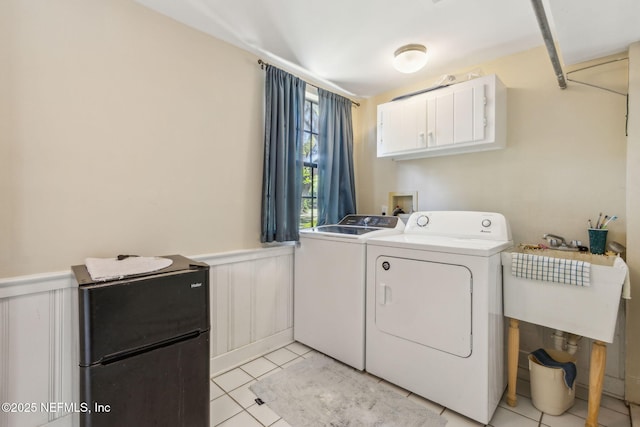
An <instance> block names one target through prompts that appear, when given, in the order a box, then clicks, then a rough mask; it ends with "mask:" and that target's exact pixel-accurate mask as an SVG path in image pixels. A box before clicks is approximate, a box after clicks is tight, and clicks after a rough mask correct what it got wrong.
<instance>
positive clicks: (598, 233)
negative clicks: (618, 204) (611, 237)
mask: <svg viewBox="0 0 640 427" xmlns="http://www.w3.org/2000/svg"><path fill="white" fill-rule="evenodd" d="M616 219H618V217H617V216H616V215H613V216H609V215H605V216H604V217H603V216H602V212H600V215H598V221H596V226H595V227H594V226H593V224H592V222H591V220H589V250H590V252H591V253H592V254H597V255H602V254H604V248H605V244H606V243H607V231H608V229H607V226H608V225H609V223H610V222H611V221H615V220H616Z"/></svg>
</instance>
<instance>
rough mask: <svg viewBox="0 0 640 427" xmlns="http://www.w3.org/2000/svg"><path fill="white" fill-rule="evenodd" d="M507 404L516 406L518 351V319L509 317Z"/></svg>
mask: <svg viewBox="0 0 640 427" xmlns="http://www.w3.org/2000/svg"><path fill="white" fill-rule="evenodd" d="M507 346H508V347H507V381H508V384H507V405H509V406H516V405H517V404H518V399H517V398H516V381H517V378H518V353H519V352H520V321H519V320H518V319H509V342H508V344H507Z"/></svg>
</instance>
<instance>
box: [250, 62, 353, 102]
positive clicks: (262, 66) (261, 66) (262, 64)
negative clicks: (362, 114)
mask: <svg viewBox="0 0 640 427" xmlns="http://www.w3.org/2000/svg"><path fill="white" fill-rule="evenodd" d="M258 64H260V68H261V69H263V70H264V67H265V66H267V65H269V64H267V63H266V62H264V61H263V60H262V59H258ZM305 83H306V84H308V85H309V86H312V87H315V88H316V89H321V88H319V87H318V86H316V85H314V84H311V83H309V82H307V81H305ZM345 98H346V97H345ZM347 99H349V98H347ZM349 101H351V103H352V104H353V105H355V106H356V107H359V106H360V103H359V102H356V101H353V100H351V99H349Z"/></svg>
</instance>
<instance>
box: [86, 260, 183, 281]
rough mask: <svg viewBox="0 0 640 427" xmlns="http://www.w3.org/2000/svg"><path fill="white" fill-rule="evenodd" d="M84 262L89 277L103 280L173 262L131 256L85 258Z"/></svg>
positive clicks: (145, 271) (163, 266) (146, 271)
mask: <svg viewBox="0 0 640 427" xmlns="http://www.w3.org/2000/svg"><path fill="white" fill-rule="evenodd" d="M84 263H85V265H86V266H87V270H88V271H89V274H90V275H91V278H92V279H93V280H95V281H99V282H103V281H107V280H113V279H122V278H124V277H126V276H132V275H135V274H143V273H151V272H153V271H157V270H162V269H163V268H166V267H168V266H170V265H171V264H173V260H172V259H169V258H161V257H142V256H131V257H128V258H125V259H122V260H118V259H117V258H87V259H85V261H84Z"/></svg>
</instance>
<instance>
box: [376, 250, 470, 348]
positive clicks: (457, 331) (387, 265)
mask: <svg viewBox="0 0 640 427" xmlns="http://www.w3.org/2000/svg"><path fill="white" fill-rule="evenodd" d="M376 263H377V264H376V279H375V288H376V290H375V293H376V294H375V300H376V304H375V322H376V327H377V328H378V329H379V330H380V331H382V332H384V333H387V334H391V335H394V336H397V337H399V338H402V339H406V340H409V341H412V342H415V343H418V344H421V345H425V346H427V347H431V348H434V349H437V350H441V351H444V352H447V353H451V354H454V355H456V356H460V357H468V356H470V355H471V333H472V328H471V326H472V325H471V298H472V292H471V291H472V281H471V271H470V270H469V269H468V268H467V267H465V266H462V265H456V264H445V263H439V262H431V261H423V260H413V259H404V258H394V257H388V256H380V257H378V259H377V260H376Z"/></svg>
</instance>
